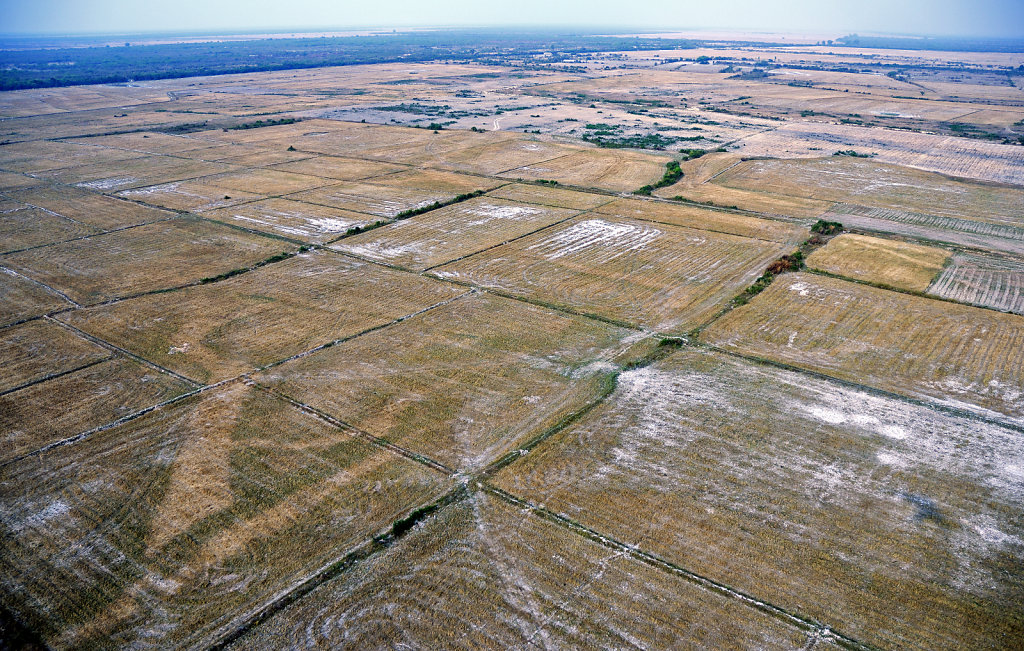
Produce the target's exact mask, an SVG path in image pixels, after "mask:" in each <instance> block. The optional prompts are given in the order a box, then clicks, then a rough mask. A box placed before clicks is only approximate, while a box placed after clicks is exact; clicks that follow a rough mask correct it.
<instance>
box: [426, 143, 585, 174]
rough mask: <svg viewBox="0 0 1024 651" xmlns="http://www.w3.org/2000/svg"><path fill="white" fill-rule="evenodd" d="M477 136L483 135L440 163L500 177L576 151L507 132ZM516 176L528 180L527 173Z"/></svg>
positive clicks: (449, 166)
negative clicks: (505, 173) (525, 166)
mask: <svg viewBox="0 0 1024 651" xmlns="http://www.w3.org/2000/svg"><path fill="white" fill-rule="evenodd" d="M475 135H478V136H479V137H478V138H476V140H475V142H469V143H466V146H465V147H464V148H461V149H458V150H455V151H451V152H446V153H445V155H444V156H443V157H442V158H441V159H440V161H439V163H440V165H443V166H444V167H448V168H451V169H456V170H460V171H464V172H476V173H478V174H500V173H502V172H507V171H510V170H512V169H515V168H519V167H522V166H524V165H535V164H540V163H542V162H544V161H547V160H551V159H554V158H558V157H560V156H565V155H566V154H567V153H569V152H570V151H573V150H574V149H575V148H574V147H570V146H566V145H561V144H559V143H554V142H547V141H543V140H534V139H531V138H528V137H527V136H521V135H517V134H509V133H504V132H497V133H494V132H492V133H487V134H475ZM433 164H437V163H433ZM516 176H523V177H524V178H526V175H523V174H521V175H516ZM534 178H536V177H534ZM542 178H543V177H542Z"/></svg>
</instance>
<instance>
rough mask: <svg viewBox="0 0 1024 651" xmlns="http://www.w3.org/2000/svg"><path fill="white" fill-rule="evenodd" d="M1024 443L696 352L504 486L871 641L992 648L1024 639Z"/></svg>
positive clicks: (524, 466) (636, 381)
mask: <svg viewBox="0 0 1024 651" xmlns="http://www.w3.org/2000/svg"><path fill="white" fill-rule="evenodd" d="M776 283H780V281H776ZM766 396H771V398H770V399H767V400H766V399H765V397H766ZM1022 453H1024V449H1022V441H1021V438H1020V435H1019V433H1017V432H1015V431H1011V430H1007V429H1003V428H1000V427H998V426H995V425H990V424H982V423H979V422H977V421H975V420H972V419H966V418H958V417H953V416H949V415H944V414H941V413H938V412H935V411H933V410H931V409H928V408H926V407H920V406H912V405H908V404H907V403H905V402H902V401H897V400H893V399H890V398H883V397H878V396H874V395H869V394H866V393H863V392H860V391H856V390H853V389H849V388H844V387H841V386H838V385H836V384H834V383H832V382H828V381H824V380H819V379H813V378H808V377H807V376H806V375H804V374H800V373H794V372H791V371H782V370H778V369H774V368H771V367H765V366H760V365H753V364H750V363H747V362H745V361H743V360H737V359H735V358H733V357H730V356H726V355H721V354H715V353H708V352H702V351H699V350H687V351H684V352H680V353H677V354H675V355H673V356H672V357H670V358H668V359H666V360H664V361H662V362H659V363H657V364H655V365H653V366H651V367H648V368H642V369H638V370H635V371H630V372H626V373H623V374H622V375H621V376H620V379H619V385H618V389H617V390H616V392H615V394H613V395H612V397H611V398H610V399H609V401H608V402H606V403H605V404H603V405H602V406H600V407H598V408H597V409H595V410H594V411H592V412H590V413H589V414H588V415H587V416H586V417H585V418H584V419H583V420H581V421H580V422H578V423H576V424H574V425H572V426H570V427H569V428H567V429H566V430H564V431H562V432H560V433H559V434H557V435H555V436H554V437H553V438H552V439H551V440H550V442H549V443H548V444H546V445H545V446H543V447H541V448H538V449H537V450H536V452H535V453H532V454H530V455H528V456H526V457H524V458H522V459H521V460H520V461H518V462H516V463H514V464H512V465H511V466H509V467H508V468H506V469H505V470H503V471H502V472H501V473H500V474H499V475H498V476H497V478H496V479H495V482H496V484H497V485H498V486H499V487H500V488H503V489H505V490H507V491H510V492H512V493H514V494H515V495H517V496H520V497H522V498H524V499H527V500H529V501H530V502H532V503H534V504H538V505H544V507H545V508H547V509H548V510H550V511H553V512H555V513H558V514H561V515H563V516H564V517H566V518H569V519H571V520H573V521H576V522H579V523H581V524H583V525H584V526H587V527H590V528H592V529H594V530H596V531H598V532H600V533H601V534H603V535H605V536H608V537H611V538H613V539H616V540H618V541H620V542H622V543H624V544H626V545H630V546H635V547H637V548H639V549H640V550H642V551H646V552H649V553H651V554H655V555H657V556H658V557H660V558H663V559H665V560H667V561H669V562H672V563H675V564H676V565H679V566H682V567H684V568H686V569H687V570H689V571H691V572H694V573H696V574H698V575H701V576H705V577H712V578H714V579H715V580H716V581H718V582H720V583H724V584H726V585H728V586H730V587H731V588H733V589H736V590H740V591H742V592H745V593H746V594H749V595H756V596H757V599H759V600H763V601H766V602H768V603H770V604H772V605H774V606H776V607H779V608H783V609H785V610H787V611H788V612H790V613H794V614H798V615H800V616H802V617H806V618H811V619H813V620H815V621H818V622H821V624H822V625H824V626H827V627H828V628H830V629H831V630H833V631H835V632H837V633H840V634H843V635H847V636H853V637H854V639H857V640H859V641H861V642H863V643H866V644H872V645H875V646H876V647H880V648H910V647H915V648H933V649H939V648H951V649H953V648H962V647H964V646H967V647H972V648H982V647H986V646H990V645H991V646H1001V644H1002V643H1003V642H1005V641H1006V640H1011V639H1018V638H1019V637H1020V636H1021V635H1022V634H1024V600H1022V598H1021V595H1022V594H1024V593H1022V588H1024V581H1022V578H1021V577H1022V576H1024V574H1022V570H1024V567H1022V564H1021V560H1020V559H1021V556H1020V554H1021V552H1022V551H1024V527H1022V525H1021V521H1020V518H1019V517H1018V515H1017V505H1019V504H1020V499H1021V492H1022V491H1021V483H1020V477H1021V476H1020V466H1019V459H1020V456H1021V454H1022ZM894 603H898V604H900V607H899V608H893V604H894Z"/></svg>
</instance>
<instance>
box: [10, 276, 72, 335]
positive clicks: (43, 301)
mask: <svg viewBox="0 0 1024 651" xmlns="http://www.w3.org/2000/svg"><path fill="white" fill-rule="evenodd" d="M66 307H71V303H70V302H69V301H68V300H66V299H65V298H63V297H61V296H59V295H58V294H55V293H54V292H52V291H50V290H49V289H47V288H46V287H43V286H42V285H40V284H39V283H37V282H34V281H32V280H31V279H28V278H25V277H24V276H22V275H20V274H16V273H14V272H12V271H10V270H9V269H5V268H3V267H0V326H5V325H8V324H10V323H15V322H17V321H21V320H23V319H31V318H32V317H36V316H40V315H42V314H46V313H48V312H52V311H54V310H59V309H63V308H66Z"/></svg>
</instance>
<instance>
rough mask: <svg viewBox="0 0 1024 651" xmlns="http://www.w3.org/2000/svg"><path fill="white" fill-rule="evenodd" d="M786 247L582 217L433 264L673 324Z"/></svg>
mask: <svg viewBox="0 0 1024 651" xmlns="http://www.w3.org/2000/svg"><path fill="white" fill-rule="evenodd" d="M784 249H785V247H783V246H781V245H779V244H776V243H769V242H764V241H761V240H753V239H749V238H742V237H737V236H734V235H726V234H722V233H713V232H710V231H699V230H694V229H689V228H682V227H678V226H669V225H664V224H652V223H650V222H643V221H639V220H633V219H625V218H613V217H610V216H609V217H604V216H581V217H577V218H575V219H573V220H571V221H569V222H567V223H565V224H560V225H558V226H557V227H555V228H549V229H546V230H544V231H541V232H539V233H536V234H534V235H531V236H529V237H525V238H523V239H520V240H517V241H515V242H513V243H511V244H506V245H505V246H501V247H498V248H496V249H490V250H488V251H485V252H483V253H480V254H478V255H475V256H473V257H470V258H467V259H465V260H461V261H458V262H455V263H452V264H449V265H446V266H444V267H441V268H440V269H438V271H437V272H436V273H437V275H439V276H442V277H445V278H451V279H455V280H458V281H461V282H468V283H472V284H474V285H478V286H481V287H485V288H494V289H498V290H501V291H504V292H509V293H511V294H514V295H516V296H523V297H527V298H529V299H532V300H538V301H543V302H545V303H551V304H554V305H559V306H563V307H567V308H570V309H572V310H576V311H580V312H584V313H590V314H596V315H600V316H602V317H606V318H609V319H614V320H617V321H622V322H626V323H631V324H637V325H642V326H644V327H647V328H652V329H655V330H658V331H661V332H675V333H679V332H685V331H687V330H689V329H691V328H693V327H696V326H698V325H700V324H702V323H703V322H704V321H705V320H707V319H708V318H710V317H711V316H712V315H713V314H714V313H715V312H717V311H718V310H719V309H720V308H721V306H722V304H723V302H724V301H726V300H728V299H729V298H731V297H732V296H734V295H735V294H737V293H738V292H739V291H740V290H741V289H742V288H744V287H746V286H747V285H749V284H750V282H751V281H753V280H754V278H756V277H757V276H758V275H760V273H761V271H762V270H763V269H764V267H765V266H767V264H768V262H769V261H771V260H772V259H773V258H776V257H777V256H778V255H780V254H781V253H783V252H785V251H784Z"/></svg>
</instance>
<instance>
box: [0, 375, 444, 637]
mask: <svg viewBox="0 0 1024 651" xmlns="http://www.w3.org/2000/svg"><path fill="white" fill-rule="evenodd" d="M0 474H2V480H0V486H2V487H3V488H2V489H0V491H2V498H3V499H0V514H2V517H0V522H2V523H3V524H2V528H3V531H4V533H3V536H2V537H0V540H2V542H0V558H2V561H3V563H4V565H5V566H6V567H7V568H9V571H8V572H4V573H3V576H2V577H0V582H2V585H3V590H2V591H0V594H2V596H0V603H2V605H3V606H4V607H5V608H6V609H8V610H9V611H11V612H13V613H14V614H15V615H16V617H18V619H19V620H21V621H23V622H26V623H27V624H28V625H29V626H30V628H31V630H33V631H34V632H35V633H36V634H37V635H39V636H40V637H41V638H42V639H43V640H44V641H45V642H46V643H47V644H48V645H49V646H52V647H69V646H76V647H82V646H96V647H119V646H124V645H126V644H131V643H133V642H134V641H137V640H138V639H140V637H144V638H145V639H147V640H148V642H149V643H151V644H155V645H157V646H161V647H165V648H167V647H208V646H209V645H210V643H211V642H212V641H213V640H214V639H215V636H216V634H217V633H218V631H219V630H220V629H221V628H222V627H230V626H232V625H234V624H235V623H236V622H238V621H239V620H240V619H242V618H243V617H244V616H245V614H246V613H248V612H250V611H251V610H252V609H254V608H256V607H258V606H260V605H262V604H264V603H266V602H268V601H270V600H271V599H273V598H274V597H276V596H277V595H279V594H280V593H281V592H282V591H283V590H285V589H287V588H289V587H291V586H293V585H294V584H296V583H297V582H299V581H300V580H303V579H305V578H306V577H308V576H311V575H313V574H314V573H316V572H317V571H318V570H320V568H322V567H323V566H324V565H326V564H328V563H330V562H332V561H334V560H336V559H338V558H339V557H341V556H343V555H344V554H345V553H346V551H348V550H349V549H351V548H352V547H353V546H354V545H357V544H359V543H361V542H363V541H365V540H367V539H369V538H370V537H371V536H373V535H375V534H377V533H379V532H381V531H382V530H385V529H388V528H390V525H391V524H392V522H394V521H395V520H397V519H399V518H402V517H404V516H405V515H406V514H408V513H409V512H410V511H411V510H413V509H414V508H415V507H417V506H418V505H421V504H423V503H426V502H430V501H432V500H434V499H435V498H436V497H437V496H438V495H439V494H440V493H441V492H442V491H444V490H446V489H447V488H448V487H449V486H450V485H451V480H449V479H447V478H445V477H443V476H441V475H439V474H437V473H435V472H433V471H431V470H429V469H427V468H425V467H423V466H421V465H419V464H416V463H413V462H410V461H408V460H406V459H404V458H402V457H399V456H397V455H394V454H392V453H390V452H387V451H385V450H382V449H381V448H378V447H376V446H373V445H370V444H368V443H366V442H364V441H362V440H360V439H358V438H353V437H352V436H351V435H350V434H349V433H348V432H345V431H343V430H339V429H337V428H334V427H331V426H329V425H327V424H325V423H323V422H321V421H318V420H316V419H314V418H313V417H311V416H309V415H308V414H306V413H304V412H302V411H300V410H298V409H295V408H294V407H292V406H291V405H289V404H287V403H285V402H283V401H280V400H276V399H273V398H271V397H269V396H267V395H265V394H263V393H262V392H260V391H258V390H255V389H250V388H248V387H246V386H245V385H242V384H233V385H228V386H225V387H221V388H219V389H217V390H216V391H214V392H210V393H207V394H204V395H203V396H202V397H199V398H190V399H187V400H186V401H184V402H180V403H177V404H175V405H174V406H173V407H169V408H164V409H160V410H157V411H154V412H151V413H149V414H147V415H146V416H143V417H141V418H139V419H136V420H133V421H130V422H128V423H126V424H124V425H121V426H119V427H116V428H113V429H110V430H106V431H103V432H99V433H97V434H95V435H93V436H91V437H89V438H88V439H86V440H85V441H83V442H81V443H79V444H77V445H72V446H64V447H61V448H58V449H55V450H54V451H53V452H52V453H50V454H48V455H45V456H43V457H39V458H38V459H33V460H32V462H31V463H18V464H13V465H8V466H6V467H4V468H2V469H0ZM367 486H375V487H376V488H375V490H372V491H368V490H366V487H367ZM55 586H60V589H54V587H55Z"/></svg>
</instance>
